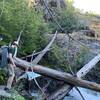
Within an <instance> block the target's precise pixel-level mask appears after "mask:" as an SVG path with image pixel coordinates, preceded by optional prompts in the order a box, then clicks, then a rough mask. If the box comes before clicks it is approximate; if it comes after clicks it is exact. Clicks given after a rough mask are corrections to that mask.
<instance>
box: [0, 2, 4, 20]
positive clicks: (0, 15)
mask: <svg viewBox="0 0 100 100" xmlns="http://www.w3.org/2000/svg"><path fill="white" fill-rule="evenodd" d="M4 3H5V1H4V0H3V1H2V4H3V6H2V10H1V13H0V18H1V17H2V14H3V11H4Z"/></svg>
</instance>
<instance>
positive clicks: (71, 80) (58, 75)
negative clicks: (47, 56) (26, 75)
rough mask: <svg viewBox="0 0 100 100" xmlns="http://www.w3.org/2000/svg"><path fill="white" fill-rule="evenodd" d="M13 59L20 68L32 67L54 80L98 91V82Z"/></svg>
mask: <svg viewBox="0 0 100 100" xmlns="http://www.w3.org/2000/svg"><path fill="white" fill-rule="evenodd" d="M14 61H15V64H16V65H17V66H19V67H20V68H22V69H26V68H29V70H31V68H32V67H33V70H34V72H36V73H39V74H41V75H45V76H48V77H51V78H54V79H56V80H60V81H64V82H66V83H68V84H70V85H72V86H78V87H83V88H87V89H91V90H95V91H99V92H100V85H99V84H96V83H93V82H89V81H85V80H82V79H79V78H77V77H73V76H72V75H70V74H68V73H65V72H60V71H57V70H53V69H50V68H47V67H43V66H40V65H33V64H31V63H29V62H26V61H24V60H21V59H18V58H14Z"/></svg>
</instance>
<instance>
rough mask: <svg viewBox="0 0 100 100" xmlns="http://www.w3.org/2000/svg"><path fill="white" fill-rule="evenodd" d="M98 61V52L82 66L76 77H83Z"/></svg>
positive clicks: (99, 57) (99, 58) (99, 56)
mask: <svg viewBox="0 0 100 100" xmlns="http://www.w3.org/2000/svg"><path fill="white" fill-rule="evenodd" d="M99 61H100V54H99V55H97V56H96V57H94V58H93V59H92V60H91V61H90V62H89V63H87V64H86V65H85V66H83V67H82V68H81V69H80V70H79V71H78V72H77V77H79V78H80V77H84V76H85V75H86V74H87V73H88V72H89V71H90V70H91V69H92V68H93V67H95V65H96V64H97V63H98V62H99Z"/></svg>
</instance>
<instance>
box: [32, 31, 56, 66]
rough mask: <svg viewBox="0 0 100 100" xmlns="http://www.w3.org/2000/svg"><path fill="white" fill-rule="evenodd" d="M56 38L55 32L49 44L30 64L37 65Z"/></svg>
mask: <svg viewBox="0 0 100 100" xmlns="http://www.w3.org/2000/svg"><path fill="white" fill-rule="evenodd" d="M56 36H57V31H56V32H55V34H54V36H53V38H52V40H51V41H50V43H49V44H48V45H47V46H46V47H45V48H44V49H43V50H42V51H41V52H42V53H40V54H39V55H38V56H37V57H36V58H35V59H34V60H33V61H32V64H37V63H38V62H39V61H40V60H41V59H42V57H43V56H44V55H45V54H46V52H47V51H48V50H49V49H50V47H51V45H52V44H53V42H54V40H55V38H56Z"/></svg>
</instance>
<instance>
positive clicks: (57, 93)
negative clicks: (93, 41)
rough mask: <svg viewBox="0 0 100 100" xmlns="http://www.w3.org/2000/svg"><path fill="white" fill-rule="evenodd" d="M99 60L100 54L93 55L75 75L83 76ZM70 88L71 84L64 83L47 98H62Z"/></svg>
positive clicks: (53, 99)
mask: <svg viewBox="0 0 100 100" xmlns="http://www.w3.org/2000/svg"><path fill="white" fill-rule="evenodd" d="M99 61H100V54H99V55H97V56H96V57H94V58H93V59H92V60H91V61H90V62H89V63H87V64H86V65H85V66H83V67H82V68H81V69H80V70H79V71H78V72H77V74H76V75H77V77H78V78H81V77H84V76H85V75H86V74H87V73H88V72H89V71H90V70H91V69H92V68H93V67H95V65H96V64H97V63H98V62H99ZM71 89H72V86H70V85H68V84H64V85H63V86H62V87H60V88H59V89H57V90H56V91H55V92H54V93H52V94H51V95H50V96H49V97H48V99H49V100H61V99H62V98H64V96H65V95H66V94H68V93H69V91H70V90H71ZM56 98H57V99H56Z"/></svg>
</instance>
